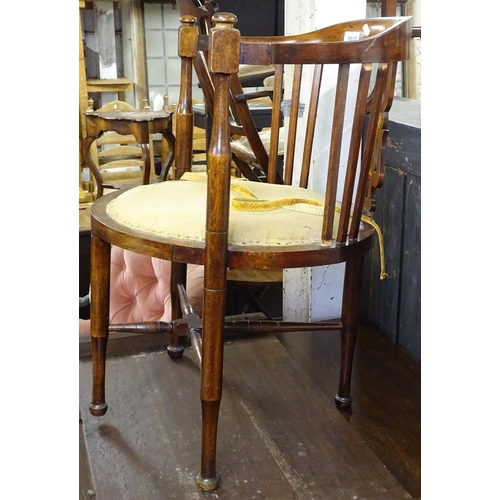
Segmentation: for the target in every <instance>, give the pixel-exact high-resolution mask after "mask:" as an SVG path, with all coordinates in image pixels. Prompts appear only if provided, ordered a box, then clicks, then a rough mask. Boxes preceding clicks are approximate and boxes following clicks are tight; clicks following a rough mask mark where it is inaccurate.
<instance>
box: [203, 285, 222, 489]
mask: <svg viewBox="0 0 500 500" xmlns="http://www.w3.org/2000/svg"><path fill="white" fill-rule="evenodd" d="M205 304H206V305H207V304H208V306H209V307H208V308H207V307H205V311H210V314H204V315H203V343H202V366H201V391H200V395H201V411H202V438H201V440H202V444H201V473H200V474H199V476H198V477H197V481H198V485H199V486H200V488H202V489H203V490H205V491H212V490H214V489H215V488H217V485H218V483H219V476H218V475H217V472H216V447H217V428H218V418H219V408H220V402H221V398H222V371H223V368H222V367H223V350H224V342H223V341H224V338H223V337H224V335H223V333H224V311H225V290H218V291H214V290H205Z"/></svg>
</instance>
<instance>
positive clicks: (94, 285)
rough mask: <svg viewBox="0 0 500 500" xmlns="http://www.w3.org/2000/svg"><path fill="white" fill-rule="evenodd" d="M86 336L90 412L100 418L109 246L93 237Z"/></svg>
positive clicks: (103, 400)
mask: <svg viewBox="0 0 500 500" xmlns="http://www.w3.org/2000/svg"><path fill="white" fill-rule="evenodd" d="M90 262H91V271H90V290H91V294H92V296H91V301H90V336H91V342H92V346H91V347H92V402H91V403H90V406H89V409H90V413H92V415H94V416H102V415H104V414H105V413H106V411H107V409H108V404H107V403H106V398H105V394H104V380H105V374H106V347H107V343H108V335H109V332H108V328H109V282H110V265H111V245H110V244H109V243H108V242H106V241H103V240H101V239H100V238H98V237H96V236H92V238H91V248H90Z"/></svg>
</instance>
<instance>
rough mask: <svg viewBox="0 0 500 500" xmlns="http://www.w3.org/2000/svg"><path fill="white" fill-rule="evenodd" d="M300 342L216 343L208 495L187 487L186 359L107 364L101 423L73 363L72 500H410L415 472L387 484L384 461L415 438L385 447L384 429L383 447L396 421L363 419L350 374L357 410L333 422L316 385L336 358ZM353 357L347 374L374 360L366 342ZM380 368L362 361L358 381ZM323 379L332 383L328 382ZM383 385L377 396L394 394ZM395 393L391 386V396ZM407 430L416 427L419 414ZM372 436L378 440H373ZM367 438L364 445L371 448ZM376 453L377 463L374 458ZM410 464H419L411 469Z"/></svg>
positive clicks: (190, 459)
mask: <svg viewBox="0 0 500 500" xmlns="http://www.w3.org/2000/svg"><path fill="white" fill-rule="evenodd" d="M303 335H304V334H299V336H301V337H302V339H303V340H301V341H299V340H298V339H299V337H298V336H297V334H290V335H287V340H286V341H285V340H283V339H280V340H281V342H280V340H278V339H277V338H276V337H273V336H271V337H265V338H256V339H244V340H233V341H230V342H227V344H226V349H225V377H224V384H225V385H224V396H223V401H222V409H221V415H220V426H219V427H220V432H219V445H218V468H219V473H220V475H221V482H220V486H219V488H218V489H217V490H216V492H213V493H208V494H207V493H205V494H203V493H201V492H200V491H199V490H198V487H197V486H196V483H195V479H194V478H195V475H196V474H197V472H198V468H199V442H200V435H199V434H200V433H199V428H200V404H199V370H198V368H197V366H196V363H195V362H194V360H193V358H192V356H191V354H192V353H191V352H190V349H187V350H186V354H185V356H184V358H183V359H182V360H179V361H176V362H173V361H171V360H170V359H169V358H168V356H167V355H166V353H165V352H163V351H160V352H152V353H141V354H131V355H121V356H117V357H110V358H109V360H108V367H107V398H108V403H109V410H108V413H107V415H105V416H104V417H101V418H96V417H92V416H91V415H90V413H89V412H88V402H89V400H90V380H91V363H90V361H89V360H88V359H87V358H82V359H81V360H80V383H81V387H80V411H81V416H82V420H83V432H84V438H85V439H84V443H83V444H84V445H85V446H86V451H87V452H88V462H89V465H88V468H87V473H85V471H82V459H81V465H80V469H81V473H80V476H81V479H80V491H81V493H80V499H82V500H83V499H84V498H97V499H101V500H114V499H117V500H118V499H120V500H127V499H129V498H130V499H134V500H136V499H143V498H144V499H147V500H155V499H156V498H158V499H159V498H162V499H164V498H183V499H190V498H193V499H197V498H218V499H225V498H227V499H230V498H231V499H233V498H238V499H240V498H241V499H252V498H265V499H271V498H272V499H276V500H280V499H283V500H285V499H286V500H288V499H295V498H297V499H310V498H314V499H323V498H324V499H331V498H335V499H339V500H342V499H353V498H358V499H361V498H365V499H368V500H372V499H373V500H376V499H384V500H390V499H398V500H399V499H405V498H418V496H419V495H420V494H419V485H417V483H419V480H420V469H419V465H418V467H417V465H415V467H414V468H412V467H413V466H410V467H409V469H408V467H407V470H406V474H407V475H411V474H412V473H413V476H414V477H413V478H410V479H408V477H406V478H405V474H404V472H405V470H403V469H404V467H403V469H402V470H401V471H399V472H400V473H399V477H398V467H395V466H394V465H393V464H392V465H391V456H392V455H391V453H392V454H394V449H396V448H397V446H398V445H401V441H402V443H403V448H404V446H405V442H406V441H408V440H411V439H410V438H412V436H416V435H417V434H418V438H419V431H418V432H417V429H415V428H411V429H407V430H406V434H405V431H404V429H403V430H402V431H400V434H397V433H396V435H395V436H394V437H393V439H392V441H393V442H391V439H390V434H391V432H390V430H391V429H390V428H389V429H386V431H387V434H388V435H387V436H385V437H384V430H383V423H381V422H382V421H383V420H384V419H387V418H388V417H390V418H389V420H390V419H391V418H392V419H395V420H397V421H399V420H404V418H406V417H405V414H404V413H402V414H401V415H400V416H396V417H395V416H394V415H387V413H386V412H384V411H382V409H379V408H378V407H377V405H375V406H374V408H375V409H374V410H373V411H374V412H375V413H374V415H373V416H372V417H369V416H367V413H369V406H370V405H369V402H367V401H365V399H366V397H365V396H363V390H364V389H363V387H364V385H363V384H365V383H366V381H363V380H362V377H363V375H361V372H362V370H361V372H360V370H358V371H356V373H355V379H356V380H357V382H356V384H358V385H359V386H360V387H361V388H362V389H361V390H360V391H358V393H356V391H357V388H356V386H353V393H354V394H355V400H354V401H355V402H356V405H357V406H354V407H353V412H352V414H350V415H346V414H342V413H341V412H339V411H338V410H336V409H335V406H334V405H333V404H332V401H331V398H332V394H333V392H332V391H333V388H334V385H335V384H330V382H329V381H327V380H326V379H327V378H328V377H329V375H326V376H325V374H328V371H329V370H331V369H332V367H333V369H334V370H335V366H336V364H337V360H336V359H335V357H336V354H335V352H334V351H335V349H333V348H332V349H330V352H329V350H328V349H326V348H325V347H324V345H323V344H325V345H326V344H332V345H337V344H338V339H335V340H334V342H330V340H331V338H327V337H326V336H318V337H316V336H317V333H316V334H314V336H315V337H314V340H312V338H311V340H309V341H307V340H305V339H306V337H304V336H303ZM329 335H330V337H331V335H332V334H329ZM360 337H362V336H361V335H360ZM363 337H364V335H363ZM301 342H302V344H301ZM372 347H373V346H372ZM374 349H375V348H372V351H373V350H374ZM320 350H321V351H322V352H319V351H320ZM316 351H318V352H319V354H318V355H317V356H315V355H314V353H315V352H316ZM358 351H359V352H358V353H357V355H358V356H359V359H356V361H357V362H358V363H357V364H358V365H361V362H363V363H365V364H366V363H367V362H366V360H365V359H364V358H365V357H370V356H371V358H374V357H375V358H376V356H375V355H374V353H373V352H371V353H370V339H368V340H367V341H366V342H365V341H364V340H363V341H360V343H359V345H358ZM388 351H390V349H388ZM325 354H326V356H325ZM379 356H380V355H379ZM387 356H389V355H387ZM327 358H329V362H327ZM315 359H316V362H314V360H315ZM308 360H309V361H308ZM385 361H387V360H384V359H382V360H381V361H380V362H379V361H374V362H373V363H374V365H373V363H372V367H371V368H370V370H371V371H372V372H373V370H374V366H375V367H376V366H377V365H380V364H381V366H383V365H384V362H385ZM325 363H326V364H327V365H328V368H326V365H325ZM314 366H315V367H314ZM378 370H379V371H378V372H377V371H376V370H375V371H374V372H373V375H372V378H375V379H378V377H380V376H387V375H388V372H387V368H385V369H384V368H380V367H379V369H378ZM384 370H386V371H385V372H384ZM415 375H416V374H415V373H411V374H410V376H409V378H411V377H414V378H415ZM329 378H330V380H332V378H333V380H336V375H335V374H333V375H332V377H329ZM401 378H404V377H403V376H401ZM358 379H359V380H358ZM387 384H391V387H390V388H389V389H388V390H387V392H388V393H389V392H390V391H393V390H394V387H393V386H397V385H398V382H396V381H391V380H389V381H384V385H386V386H387ZM372 385H373V384H372ZM404 386H405V381H404V380H401V389H400V390H402V391H403V393H404V389H403V387H404ZM410 386H411V384H410ZM370 387H371V388H372V389H373V386H370ZM373 390H374V391H375V392H374V396H373V398H374V399H375V400H376V401H377V400H378V393H377V391H376V390H375V389H373ZM395 394H396V396H397V394H398V391H396V393H395ZM412 398H414V395H412V396H411V397H410V399H412ZM407 399H408V398H407ZM358 400H359V401H358ZM403 406H404V405H403ZM407 406H408V408H407V412H408V415H410V414H412V413H415V407H414V406H413V403H412V404H407ZM397 407H398V405H397V404H396V405H395V408H397ZM417 413H418V412H417ZM358 414H359V416H358ZM347 417H348V418H347ZM414 418H415V419H416V420H418V421H419V413H418V415H417V416H414ZM412 424H413V420H410V422H409V425H412ZM377 426H379V427H381V428H382V431H380V430H379V432H378V433H376V432H374V429H376V428H377ZM394 426H396V427H397V425H396V424H394V425H393V427H394ZM389 427H390V426H389ZM403 427H404V426H403ZM370 433H373V434H375V435H374V436H373V437H372V439H371V440H369V439H367V436H368V435H370ZM415 439H416V440H418V439H417V438H415ZM380 443H385V444H384V446H383V448H385V450H386V451H385V452H380V450H378V451H377V453H376V452H375V450H376V449H377V446H378V447H380ZM81 445H82V440H81ZM412 452H413V453H414V452H415V447H414V445H413V444H412V446H410V447H409V449H408V450H406V451H404V452H397V453H396V455H398V454H399V459H398V458H395V459H394V460H393V461H395V462H396V463H397V462H398V460H399V461H401V460H402V461H405V460H406V461H408V460H410V459H413V458H412V455H411V453H412ZM384 453H385V455H384ZM417 455H419V453H417ZM81 456H82V455H81ZM388 457H389V458H388ZM408 457H409V458H408ZM414 460H415V461H416V462H418V464H419V457H417V458H415V459H414ZM83 462H85V460H83ZM410 462H411V460H410ZM388 463H389V465H391V467H389V466H388V465H387V464H388ZM84 465H85V464H84ZM410 465H411V464H410ZM83 468H85V467H84V466H83ZM417 469H418V470H417ZM412 471H413V472H412ZM405 482H406V485H405ZM408 486H409V487H410V488H408ZM410 490H411V491H410ZM89 491H90V493H92V492H95V496H92V495H90V496H89V495H88V492H89ZM86 494H87V496H85V495H86Z"/></svg>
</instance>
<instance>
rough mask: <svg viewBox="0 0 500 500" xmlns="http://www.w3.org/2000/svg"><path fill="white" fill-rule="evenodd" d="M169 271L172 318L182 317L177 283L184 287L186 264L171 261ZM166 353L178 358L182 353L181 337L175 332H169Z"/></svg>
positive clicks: (172, 357)
mask: <svg viewBox="0 0 500 500" xmlns="http://www.w3.org/2000/svg"><path fill="white" fill-rule="evenodd" d="M170 269H171V271H170V299H171V305H172V309H171V310H172V320H175V319H179V318H182V307H181V300H180V297H179V291H178V288H177V285H183V286H184V288H186V281H187V264H184V263H182V262H172V265H171V268H170ZM167 353H168V355H169V356H170V358H171V359H179V358H181V357H182V355H183V354H184V346H183V345H182V339H181V338H180V337H179V336H178V335H176V334H175V333H173V332H172V333H171V334H170V343H169V345H168V346H167Z"/></svg>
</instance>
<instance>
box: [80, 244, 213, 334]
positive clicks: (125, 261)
mask: <svg viewBox="0 0 500 500" xmlns="http://www.w3.org/2000/svg"><path fill="white" fill-rule="evenodd" d="M110 286H111V292H110V323H133V322H136V321H170V320H171V310H170V309H171V308H170V262H169V261H166V260H161V259H155V258H152V257H148V256H145V255H140V254H137V253H134V252H130V251H128V250H123V249H122V248H118V247H112V249H111V283H110ZM186 290H187V293H188V296H189V298H190V299H191V303H192V305H193V309H194V310H195V312H196V313H197V314H200V315H201V312H202V303H203V266H195V265H188V271H187V286H186ZM79 329H80V333H81V334H82V333H89V332H90V320H84V321H80V328H79Z"/></svg>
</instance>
